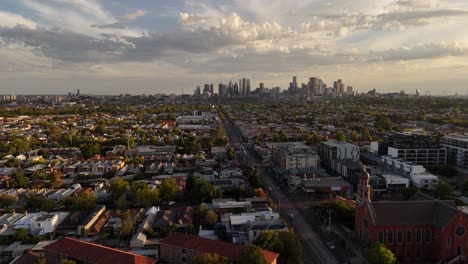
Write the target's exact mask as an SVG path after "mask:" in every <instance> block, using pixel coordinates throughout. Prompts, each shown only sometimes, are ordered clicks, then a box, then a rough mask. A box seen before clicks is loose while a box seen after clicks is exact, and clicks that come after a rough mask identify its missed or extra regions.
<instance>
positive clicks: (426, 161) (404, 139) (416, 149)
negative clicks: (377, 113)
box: [371, 133, 447, 166]
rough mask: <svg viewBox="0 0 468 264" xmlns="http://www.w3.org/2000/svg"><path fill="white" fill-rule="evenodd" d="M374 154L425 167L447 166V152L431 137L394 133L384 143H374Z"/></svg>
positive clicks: (372, 146) (372, 145)
mask: <svg viewBox="0 0 468 264" xmlns="http://www.w3.org/2000/svg"><path fill="white" fill-rule="evenodd" d="M371 149H372V152H374V153H378V154H380V155H389V156H391V157H394V158H399V159H403V160H405V161H409V162H414V163H416V164H419V165H423V166H445V165H447V151H446V149H445V148H443V147H442V146H441V145H440V144H439V142H437V139H436V138H435V137H433V136H431V135H425V134H414V133H393V134H391V135H389V136H387V137H386V138H385V139H384V141H383V142H379V143H377V142H373V143H372V144H371Z"/></svg>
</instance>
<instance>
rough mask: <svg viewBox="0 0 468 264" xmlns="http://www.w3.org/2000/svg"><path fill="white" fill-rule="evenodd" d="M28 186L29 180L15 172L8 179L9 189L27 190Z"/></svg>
mask: <svg viewBox="0 0 468 264" xmlns="http://www.w3.org/2000/svg"><path fill="white" fill-rule="evenodd" d="M28 185H29V179H28V178H27V177H25V176H24V175H23V174H22V173H20V172H16V173H15V174H13V176H12V178H11V179H10V187H11V188H27V187H28Z"/></svg>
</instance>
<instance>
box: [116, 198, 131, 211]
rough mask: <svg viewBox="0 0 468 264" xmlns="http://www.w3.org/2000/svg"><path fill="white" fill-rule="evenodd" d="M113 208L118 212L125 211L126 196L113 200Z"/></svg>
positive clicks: (126, 206) (126, 205) (126, 204)
mask: <svg viewBox="0 0 468 264" xmlns="http://www.w3.org/2000/svg"><path fill="white" fill-rule="evenodd" d="M115 206H117V208H119V209H120V210H125V209H127V208H128V201H127V197H126V195H125V194H124V195H121V196H120V197H119V198H117V200H115Z"/></svg>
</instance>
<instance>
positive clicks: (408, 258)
mask: <svg viewBox="0 0 468 264" xmlns="http://www.w3.org/2000/svg"><path fill="white" fill-rule="evenodd" d="M369 178H370V176H369V173H367V171H366V169H365V167H363V168H362V172H361V174H360V177H359V184H358V187H357V189H358V190H357V203H356V216H355V231H356V234H357V236H358V237H359V238H360V239H361V241H363V242H364V243H365V244H374V243H377V242H380V243H382V244H385V245H386V246H387V248H388V249H390V250H391V251H392V252H393V253H394V254H395V257H396V258H397V261H398V262H402V263H416V262H431V263H465V261H467V263H468V260H465V255H467V254H468V239H467V238H468V234H467V233H466V231H467V228H468V207H467V206H457V205H456V204H455V202H454V201H451V200H447V201H442V200H435V199H433V198H431V197H429V196H427V195H425V194H423V193H416V194H415V195H414V196H413V197H411V199H410V200H408V201H379V202H373V201H371V187H370V185H369Z"/></svg>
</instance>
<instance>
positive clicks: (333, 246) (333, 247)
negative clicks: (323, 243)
mask: <svg viewBox="0 0 468 264" xmlns="http://www.w3.org/2000/svg"><path fill="white" fill-rule="evenodd" d="M327 246H328V248H329V249H330V250H335V245H333V243H332V242H327Z"/></svg>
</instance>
